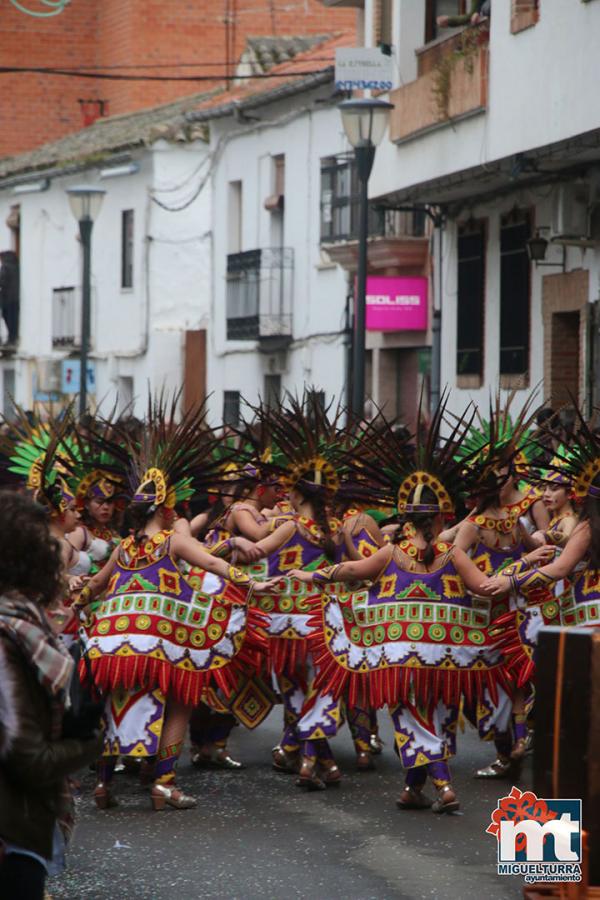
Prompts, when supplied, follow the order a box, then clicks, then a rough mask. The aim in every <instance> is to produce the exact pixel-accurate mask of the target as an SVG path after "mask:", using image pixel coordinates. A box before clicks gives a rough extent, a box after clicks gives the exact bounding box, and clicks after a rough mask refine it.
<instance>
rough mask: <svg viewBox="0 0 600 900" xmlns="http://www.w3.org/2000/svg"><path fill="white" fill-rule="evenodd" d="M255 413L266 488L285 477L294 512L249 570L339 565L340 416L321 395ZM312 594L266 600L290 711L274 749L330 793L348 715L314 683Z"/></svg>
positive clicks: (291, 587) (277, 593)
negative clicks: (268, 450)
mask: <svg viewBox="0 0 600 900" xmlns="http://www.w3.org/2000/svg"><path fill="white" fill-rule="evenodd" d="M255 412H256V414H257V416H258V420H259V423H260V426H261V429H262V432H263V433H266V434H268V435H269V436H270V441H271V444H272V447H273V452H272V454H271V458H270V460H265V461H264V462H262V461H261V463H260V470H261V475H260V478H261V479H262V480H263V483H264V479H265V478H267V479H277V480H278V481H279V482H280V484H281V485H282V486H283V487H284V488H285V489H286V490H287V498H288V500H289V502H290V504H291V507H292V509H293V510H294V512H293V514H292V515H291V516H290V515H289V514H287V515H284V517H283V519H281V518H279V517H275V518H274V519H273V520H272V522H271V526H270V527H271V528H272V529H273V531H272V533H271V534H270V535H269V536H268V537H266V538H262V539H261V540H260V541H259V542H258V543H257V547H258V548H259V549H260V550H261V551H262V552H263V553H264V554H265V556H266V558H265V560H264V562H263V568H262V569H261V568H260V564H257V565H256V566H252V567H250V568H249V569H248V571H249V572H250V573H254V572H256V576H257V577H263V578H264V577H268V578H274V577H277V576H285V575H287V574H288V573H289V572H290V571H291V570H292V569H296V568H299V567H302V568H307V567H308V568H310V569H318V568H320V567H322V566H326V565H327V564H328V563H331V562H333V561H334V560H335V558H336V554H337V552H338V550H337V546H338V545H339V542H340V540H341V533H340V532H341V526H340V522H339V521H338V520H336V519H333V518H332V517H331V516H330V514H329V506H330V504H331V503H332V501H333V499H334V497H335V492H336V490H337V488H338V485H339V479H338V475H337V472H336V467H335V459H336V457H337V456H338V455H339V454H340V449H341V448H340V442H339V435H338V426H337V417H335V418H334V419H333V420H332V421H330V420H329V418H328V416H327V412H326V411H325V410H324V409H323V408H322V406H321V404H320V403H319V400H318V398H317V397H316V395H315V394H314V392H307V393H306V394H305V396H304V398H303V399H302V401H299V400H294V399H292V400H290V401H289V403H288V407H287V408H286V409H282V408H280V409H273V408H267V407H262V408H261V409H258V410H255ZM256 435H257V430H256V429H250V430H249V431H248V434H247V435H246V436H245V439H246V442H247V444H249V445H250V446H251V447H252V448H253V451H252V452H253V459H257V458H260V456H261V452H262V451H263V450H264V447H263V445H262V444H261V441H260V440H259V439H258V438H257V436H256ZM275 448H276V452H275ZM309 593H310V592H308V591H307V590H306V588H305V587H304V585H303V584H302V583H301V582H300V581H298V580H292V581H291V582H290V581H289V579H284V580H283V581H282V582H281V584H280V585H279V586H278V587H277V588H276V589H274V590H272V592H271V593H270V594H269V596H266V595H263V596H262V597H260V598H259V600H258V603H259V608H260V609H261V610H262V611H263V612H265V613H267V614H268V616H269V643H270V664H271V669H272V672H273V673H274V675H275V676H276V678H277V682H278V685H279V691H280V694H281V698H282V701H283V707H284V725H285V728H284V733H283V736H282V739H281V741H280V743H279V744H278V745H277V746H276V747H274V748H273V767H274V768H275V769H276V770H277V771H279V772H284V773H289V774H293V773H298V774H299V782H298V783H299V784H300V786H303V787H309V788H318V789H322V788H324V787H325V786H326V785H327V784H335V783H337V782H339V780H340V778H341V773H340V770H339V768H338V766H337V764H336V762H335V760H334V758H333V754H332V752H331V749H330V747H329V743H328V740H327V738H329V737H332V736H333V735H335V734H336V732H337V728H338V725H339V722H340V715H341V712H340V704H339V703H338V702H336V701H332V699H331V698H327V697H325V696H324V695H323V694H319V692H317V691H315V689H314V686H313V680H314V668H313V666H312V657H311V654H310V651H309V647H308V643H307V640H306V639H307V636H308V633H309V629H308V613H309V605H308V601H309ZM301 720H302V721H301ZM301 750H302V752H301Z"/></svg>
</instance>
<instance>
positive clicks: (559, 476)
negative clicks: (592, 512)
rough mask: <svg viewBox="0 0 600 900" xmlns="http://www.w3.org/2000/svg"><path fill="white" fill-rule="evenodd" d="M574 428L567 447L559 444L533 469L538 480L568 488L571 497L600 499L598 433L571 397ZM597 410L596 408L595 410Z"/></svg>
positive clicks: (599, 411) (596, 411)
mask: <svg viewBox="0 0 600 900" xmlns="http://www.w3.org/2000/svg"><path fill="white" fill-rule="evenodd" d="M573 406H574V408H575V415H576V427H575V428H574V429H573V433H572V434H571V435H570V437H569V441H570V444H569V447H568V448H567V447H565V446H563V445H561V446H560V447H559V448H558V449H557V450H556V452H555V455H554V457H553V458H552V459H551V461H550V462H549V463H545V465H544V468H543V469H542V468H541V467H539V468H538V469H537V470H536V469H534V470H533V471H534V473H535V472H536V471H537V477H538V479H539V480H540V481H545V482H551V483H555V484H556V483H559V484H560V483H562V484H565V486H568V485H570V486H571V487H572V492H573V497H574V498H575V500H578V501H580V502H581V501H583V500H585V499H586V497H593V498H594V499H596V500H598V499H600V484H594V482H595V481H599V482H600V432H599V431H598V430H597V429H596V428H593V427H592V425H591V424H590V423H589V422H587V421H586V419H585V417H584V415H583V413H582V411H581V409H580V408H579V406H578V405H577V403H576V402H575V401H574V400H573ZM594 412H595V413H600V409H595V410H594Z"/></svg>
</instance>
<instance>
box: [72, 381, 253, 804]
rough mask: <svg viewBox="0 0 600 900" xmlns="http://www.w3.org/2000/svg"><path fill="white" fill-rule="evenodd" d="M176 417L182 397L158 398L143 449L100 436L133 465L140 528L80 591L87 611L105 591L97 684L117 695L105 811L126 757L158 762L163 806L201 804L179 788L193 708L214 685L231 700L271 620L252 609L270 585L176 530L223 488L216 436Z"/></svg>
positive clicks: (92, 650) (104, 780) (102, 796)
mask: <svg viewBox="0 0 600 900" xmlns="http://www.w3.org/2000/svg"><path fill="white" fill-rule="evenodd" d="M176 411H177V398H175V400H174V401H173V402H172V403H171V404H170V405H167V404H166V403H165V401H164V399H163V398H162V397H161V398H159V399H157V400H155V401H150V403H149V408H148V415H147V420H146V422H145V424H144V431H143V435H142V439H141V443H140V444H139V445H137V444H132V443H129V445H127V440H126V436H123V438H124V440H123V441H121V440H120V437H121V436H120V435H119V433H118V427H116V428H115V434H116V437H117V438H118V440H117V442H116V443H113V442H112V441H111V440H110V439H109V438H108V437H107V436H103V437H102V438H98V437H96V442H97V444H98V446H100V447H105V448H106V449H107V450H108V451H109V452H111V453H112V454H113V455H115V456H118V454H119V453H123V452H125V453H126V454H127V456H128V457H129V476H130V484H131V494H132V499H131V503H130V505H129V510H128V511H129V514H130V516H131V521H132V524H133V532H134V533H133V534H132V535H131V536H130V537H128V538H126V539H125V540H124V541H123V542H122V543H121V545H120V546H119V547H118V548H117V549H116V550H115V551H114V552H113V554H112V556H111V558H110V560H109V562H108V563H107V564H106V566H105V567H104V568H103V569H102V571H101V572H99V573H98V574H97V575H95V576H94V577H93V578H92V579H91V580H90V582H89V583H88V585H86V587H85V588H84V590H83V591H82V594H81V602H82V603H88V602H89V601H90V600H91V599H93V597H95V596H97V595H98V594H100V593H101V592H103V591H104V592H105V594H104V597H103V598H102V602H101V603H100V605H99V607H98V609H97V612H96V615H95V618H94V621H93V623H92V625H91V628H90V629H89V637H88V642H87V649H88V654H89V658H90V661H91V666H92V673H93V677H94V680H95V682H96V684H97V685H98V686H99V687H100V688H101V689H102V690H104V691H105V692H107V693H108V695H109V696H108V701H107V708H106V715H107V732H106V744H105V755H104V758H103V761H102V763H101V764H100V766H99V782H98V785H97V786H96V790H95V798H96V802H97V804H98V806H99V807H100V808H106V807H108V806H111V805H114V798H113V796H112V791H111V780H112V774H113V771H114V765H115V762H116V758H117V756H118V755H123V756H134V757H138V758H148V757H156V766H155V771H154V777H155V780H154V784H153V787H152V792H151V799H152V804H153V806H154V808H155V809H162V808H163V807H164V806H165V805H166V804H167V805H169V806H172V807H174V808H176V809H184V808H188V807H191V806H194V805H195V800H194V799H193V798H192V797H189V796H187V795H185V794H184V793H183V792H182V791H181V790H180V789H179V788H178V787H177V785H176V783H175V767H176V763H177V760H178V757H179V754H180V752H181V746H182V741H183V737H184V734H185V730H186V727H187V723H188V720H189V717H190V714H191V710H192V708H193V706H194V705H196V704H197V703H198V702H199V700H200V699H201V697H202V694H203V692H204V691H205V690H206V689H207V688H209V687H211V686H213V685H214V686H217V687H219V688H221V689H222V690H223V691H224V692H225V693H226V694H227V693H229V691H230V689H231V688H232V687H234V686H235V684H236V672H238V671H240V667H241V668H242V670H243V664H246V665H249V666H250V667H251V668H254V667H255V666H256V665H258V656H257V654H258V653H259V652H260V651H261V649H264V647H263V645H264V638H263V637H262V636H261V633H260V630H259V631H257V626H260V625H261V624H262V618H261V616H260V615H259V614H257V613H256V611H255V610H253V609H251V608H250V609H249V608H248V606H247V603H248V599H249V596H250V594H251V592H252V590H254V589H255V588H256V589H259V588H261V587H262V585H261V584H260V583H257V582H255V581H254V580H253V579H252V578H250V576H248V575H247V574H245V573H243V572H242V571H240V570H239V569H236V568H234V567H232V566H230V565H229V564H228V563H227V562H226V561H225V560H223V559H220V558H217V557H215V556H213V555H210V554H209V553H208V552H207V551H206V550H205V549H204V548H202V547H201V545H200V544H199V543H198V542H197V541H195V540H194V539H193V538H191V537H189V536H187V535H183V534H178V533H175V532H174V531H173V525H174V522H175V518H176V512H175V507H176V505H177V503H179V502H181V501H184V500H185V499H186V498H189V497H191V496H192V494H193V493H194V491H195V490H196V489H198V488H201V487H206V486H207V485H209V484H211V485H214V484H215V482H216V481H218V469H217V467H216V466H217V464H216V463H215V455H214V454H213V450H214V447H215V444H216V442H217V441H218V438H217V437H216V436H215V435H214V433H213V432H212V431H211V430H210V429H209V428H208V427H207V426H206V425H205V424H204V421H203V416H202V414H201V411H198V410H192V411H190V412H188V413H186V414H185V415H184V416H183V417H182V418H181V420H180V421H179V422H177V421H176ZM123 444H124V445H125V446H126V450H125V451H124V450H123ZM196 566H197V567H198V568H199V570H200V571H199V572H196V571H195V570H194V568H193V567H196ZM187 567H192V568H187ZM206 572H209V573H212V575H211V579H210V583H209V580H208V579H206V578H204V575H205V573H206ZM246 594H248V597H247V596H246Z"/></svg>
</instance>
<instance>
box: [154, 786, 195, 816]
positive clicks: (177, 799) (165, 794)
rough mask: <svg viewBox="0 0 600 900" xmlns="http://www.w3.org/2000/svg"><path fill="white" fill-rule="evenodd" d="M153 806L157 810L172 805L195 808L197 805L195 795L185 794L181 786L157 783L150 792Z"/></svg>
mask: <svg viewBox="0 0 600 900" xmlns="http://www.w3.org/2000/svg"><path fill="white" fill-rule="evenodd" d="M150 799H151V801H152V808H153V809H155V810H161V809H164V808H165V806H172V807H173V809H193V808H194V807H195V806H197V800H196V798H195V797H190V796H189V795H188V794H184V793H183V791H182V790H180V788H178V787H176V786H175V785H173V786H172V787H168V786H167V785H166V784H155V785H153V787H152V790H151V792H150Z"/></svg>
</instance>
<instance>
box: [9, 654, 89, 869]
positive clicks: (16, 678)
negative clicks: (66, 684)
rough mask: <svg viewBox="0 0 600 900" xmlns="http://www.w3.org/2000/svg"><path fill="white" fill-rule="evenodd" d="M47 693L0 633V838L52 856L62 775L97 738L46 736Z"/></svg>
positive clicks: (77, 764) (82, 761) (78, 765)
mask: <svg viewBox="0 0 600 900" xmlns="http://www.w3.org/2000/svg"><path fill="white" fill-rule="evenodd" d="M50 721H51V706H50V696H49V695H48V693H47V692H46V691H45V690H44V688H43V687H42V686H41V684H40V683H39V681H38V680H37V678H36V675H35V672H34V670H33V669H32V668H31V666H29V665H28V663H27V660H26V659H25V657H24V656H23V654H22V652H21V650H20V649H19V648H18V647H17V646H16V645H15V644H14V643H13V642H12V641H11V640H10V639H8V638H7V637H4V636H0V839H1V838H4V839H5V840H6V841H8V842H10V843H12V844H17V845H18V846H20V847H23V848H24V849H26V850H32V851H33V852H34V853H39V854H40V856H43V857H44V858H46V859H50V858H51V857H52V837H53V833H54V824H55V821H56V819H57V817H58V815H59V813H60V812H61V797H62V794H63V788H64V778H65V776H66V775H69V774H70V773H72V772H76V771H77V770H78V769H80V768H81V767H82V766H84V765H85V764H86V763H89V762H91V761H92V760H94V759H95V758H97V757H98V756H99V755H100V753H101V749H102V741H101V739H100V738H99V739H97V740H96V739H94V740H91V741H78V740H58V741H51V740H50Z"/></svg>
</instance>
